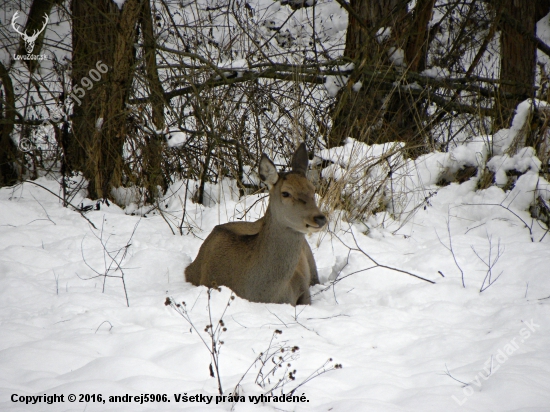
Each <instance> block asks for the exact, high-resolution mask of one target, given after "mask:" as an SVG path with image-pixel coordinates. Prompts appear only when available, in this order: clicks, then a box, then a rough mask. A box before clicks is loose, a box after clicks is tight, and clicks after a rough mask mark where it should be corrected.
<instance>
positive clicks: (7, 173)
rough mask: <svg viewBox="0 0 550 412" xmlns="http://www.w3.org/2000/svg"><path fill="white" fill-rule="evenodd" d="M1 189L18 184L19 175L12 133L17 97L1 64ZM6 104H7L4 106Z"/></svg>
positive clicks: (0, 63) (17, 153) (16, 152)
mask: <svg viewBox="0 0 550 412" xmlns="http://www.w3.org/2000/svg"><path fill="white" fill-rule="evenodd" d="M0 80H1V81H2V89H0V119H1V120H2V124H1V125H0V187H3V186H11V185H14V184H15V183H17V180H18V177H19V173H18V170H17V164H16V160H17V158H18V157H19V152H18V150H17V147H16V145H15V143H14V142H13V140H12V139H11V136H10V135H11V132H12V131H13V125H14V122H15V95H14V93H13V83H12V81H11V78H10V75H9V73H8V71H7V69H6V67H5V66H4V65H3V64H2V62H0ZM4 102H5V104H4Z"/></svg>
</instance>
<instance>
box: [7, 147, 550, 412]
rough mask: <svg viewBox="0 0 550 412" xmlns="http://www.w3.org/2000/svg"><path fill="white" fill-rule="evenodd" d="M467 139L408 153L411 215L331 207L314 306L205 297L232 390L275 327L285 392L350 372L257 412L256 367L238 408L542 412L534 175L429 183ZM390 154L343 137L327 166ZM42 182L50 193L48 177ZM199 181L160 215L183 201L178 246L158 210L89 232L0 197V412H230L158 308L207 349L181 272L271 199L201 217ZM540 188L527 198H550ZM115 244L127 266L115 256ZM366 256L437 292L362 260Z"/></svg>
mask: <svg viewBox="0 0 550 412" xmlns="http://www.w3.org/2000/svg"><path fill="white" fill-rule="evenodd" d="M475 145H476V144H475V143H472V144H468V145H466V146H457V148H455V149H454V150H453V151H452V152H451V153H450V154H448V153H445V154H443V153H441V154H437V153H436V154H433V155H432V156H431V157H429V156H426V157H425V158H423V159H422V158H421V159H418V160H417V162H416V164H417V165H418V170H417V172H416V176H417V178H418V179H420V176H421V177H422V179H424V185H425V190H426V191H433V192H435V194H434V195H432V196H431V197H430V198H429V200H428V201H427V203H425V204H426V207H424V208H416V212H415V213H414V214H412V215H409V217H408V218H406V219H403V220H394V219H393V218H391V217H390V216H389V215H388V214H387V213H383V212H381V213H378V214H376V215H373V216H371V217H370V218H369V219H368V221H366V222H363V223H359V222H358V223H354V224H350V223H346V222H345V221H344V220H342V219H341V214H338V212H334V213H333V214H332V215H331V220H330V232H322V233H320V234H317V235H313V236H311V237H309V238H308V241H309V242H310V245H311V246H312V249H313V252H314V255H315V259H316V261H317V266H318V269H319V275H320V280H321V282H322V284H321V285H317V286H315V287H313V288H312V293H313V304H312V305H311V306H306V307H298V308H294V307H291V306H289V305H276V304H259V303H251V302H248V301H245V300H243V299H240V298H238V297H237V298H236V299H235V300H234V301H231V306H230V307H228V308H226V304H227V302H228V301H229V297H230V292H229V290H228V289H227V288H222V291H221V292H213V293H212V298H211V301H210V306H211V310H212V316H213V319H214V320H213V322H217V320H218V317H219V314H220V313H222V311H223V310H224V309H225V308H226V309H227V312H226V314H225V315H224V317H223V320H224V323H225V326H226V327H227V332H224V334H223V341H224V344H223V346H222V348H221V351H220V357H219V359H220V371H221V380H222V385H223V389H224V391H225V395H229V394H230V393H231V392H232V390H233V388H234V387H235V385H236V384H237V382H238V381H239V380H240V379H241V377H242V376H243V375H244V374H245V371H246V370H247V369H248V368H249V367H250V366H251V365H252V363H253V361H254V359H255V358H256V356H257V355H258V353H259V352H261V351H265V350H266V349H267V347H268V345H269V341H270V339H271V337H272V336H273V331H274V330H275V329H280V330H281V331H282V332H283V333H282V334H281V335H278V336H277V337H276V339H275V342H276V344H277V345H279V344H283V345H284V344H286V345H290V346H294V345H297V346H299V348H300V350H299V357H298V358H297V359H294V360H292V361H291V363H292V368H293V369H296V371H297V372H296V381H292V382H290V383H287V384H286V386H285V387H284V390H285V393H289V392H290V390H291V389H293V388H294V387H295V386H296V385H298V384H299V383H300V382H302V381H303V380H304V379H305V378H306V377H307V376H309V375H310V374H311V373H314V371H316V370H317V368H318V367H320V366H321V365H323V364H324V363H325V362H326V361H327V359H328V358H332V359H333V360H332V361H331V362H330V365H332V364H335V363H339V364H342V365H343V368H342V369H335V370H331V371H329V372H327V373H325V374H322V375H321V376H319V377H316V378H315V379H313V380H311V381H309V382H308V383H306V384H305V385H304V386H302V387H300V388H299V389H298V390H297V392H296V394H297V395H299V396H301V395H302V394H304V396H305V397H306V398H307V402H296V403H278V402H273V401H271V402H264V403H261V402H260V403H257V404H254V402H253V401H249V398H248V396H259V395H261V394H262V393H265V389H262V388H260V387H259V386H257V385H255V384H254V377H255V375H256V374H257V373H258V365H255V366H253V367H252V369H251V371H250V372H249V373H248V374H246V375H245V377H244V379H243V381H242V382H241V385H240V393H239V394H240V395H242V396H245V402H237V403H235V405H234V410H235V411H248V410H257V409H258V408H262V409H263V410H276V409H275V408H279V410H319V411H320V410H334V411H345V410H383V411H442V410H446V411H453V410H466V411H486V410H498V411H525V410H540V411H542V410H547V408H548V405H550V391H549V389H550V375H548V372H547V371H548V369H549V368H550V353H549V352H548V350H547V348H548V347H549V345H550V316H549V315H550V306H549V303H550V299H547V298H548V297H549V296H550V278H549V277H548V267H549V263H550V248H549V247H548V246H549V242H550V237H549V236H545V227H544V225H542V224H540V223H537V222H536V221H533V220H532V219H531V218H530V216H529V212H528V211H527V208H528V206H529V202H531V201H532V198H533V192H532V190H533V187H534V185H536V184H537V183H536V182H539V184H542V183H541V182H542V181H541V178H540V177H539V176H537V173H536V170H535V169H532V170H531V169H529V170H527V172H526V173H525V174H524V175H522V176H520V178H519V179H518V181H517V182H516V185H515V187H514V189H513V190H512V191H511V192H504V191H503V190H502V189H500V188H498V187H490V188H488V189H486V190H482V191H476V190H475V178H474V179H472V180H470V181H467V182H465V183H463V184H461V185H458V184H455V183H453V184H450V185H448V186H446V187H436V186H434V185H433V181H434V178H429V177H428V176H429V175H437V174H438V173H440V167H441V162H451V161H455V162H458V163H461V164H462V163H468V164H469V163H473V162H474V161H476V159H478V158H479V155H477V157H476V153H478V152H479V151H481V148H482V147H483V145H482V143H479V142H478V143H477V149H476V147H475ZM388 150H389V146H386V147H384V145H376V146H373V147H368V146H365V145H360V144H358V143H357V142H354V141H353V140H351V139H350V140H348V141H347V142H346V145H345V146H343V147H342V148H335V149H330V150H327V151H324V152H322V153H320V155H321V157H323V158H332V159H333V160H334V161H336V162H337V163H335V164H336V165H338V167H340V168H341V169H342V170H343V171H347V170H348V168H350V166H351V168H352V169H353V165H354V164H359V163H358V162H359V160H357V159H359V158H361V159H365V157H368V156H375V155H377V156H380V155H381V154H384V153H386V154H387V151H388ZM352 153H355V156H352ZM357 154H359V155H360V156H357ZM337 155H339V156H337ZM394 156H395V155H394ZM444 156H447V157H444ZM452 159H454V160H452ZM529 159H531V161H533V160H534V159H535V158H534V157H529ZM518 161H519V160H518ZM421 165H423V166H421ZM403 167H405V166H403ZM422 167H423V168H424V169H422ZM422 170H424V172H423V171H422ZM415 179H416V178H415ZM415 181H418V180H415ZM36 183H37V184H39V185H41V186H44V187H45V188H48V189H49V190H51V191H52V192H53V193H58V191H59V186H58V184H57V183H56V182H55V181H53V180H48V179H47V178H40V179H38V180H37V181H36ZM195 184H196V182H189V183H188V184H187V186H188V187H187V190H186V186H185V184H183V182H180V183H179V184H177V185H176V184H175V185H173V186H172V187H171V188H170V190H169V193H168V194H167V196H166V200H165V201H164V202H161V203H160V204H161V205H162V207H163V210H164V211H165V212H166V216H165V217H168V219H171V218H172V217H174V216H182V208H183V205H184V204H185V207H186V213H187V220H186V225H187V224H188V223H191V226H192V227H193V230H192V232H189V230H187V229H186V228H185V227H184V234H185V235H184V236H180V235H173V234H172V232H171V230H170V229H169V227H168V225H167V223H166V221H165V220H164V219H163V218H162V217H161V216H159V215H158V214H156V213H155V212H154V211H149V212H148V213H147V217H139V216H132V215H131V213H130V212H131V210H134V211H135V209H127V210H126V211H124V210H122V209H120V208H119V207H118V206H116V205H114V204H110V206H107V205H105V204H101V205H100V209H99V210H95V209H94V210H92V211H89V212H87V213H86V215H85V216H86V217H87V218H88V219H90V221H91V222H93V223H94V225H95V226H96V227H97V229H93V228H92V226H91V225H90V224H89V223H88V222H87V221H86V220H85V219H84V218H83V217H82V216H81V215H80V214H79V213H77V212H75V211H72V210H70V208H63V207H62V206H61V205H60V203H59V199H58V198H57V197H55V196H54V195H52V194H51V193H50V192H48V191H46V190H44V189H43V188H41V187H38V186H36V185H34V184H31V183H24V184H22V185H19V186H17V187H15V188H4V189H1V190H0V251H1V252H0V256H1V257H0V302H1V303H0V304H1V310H0V328H1V333H0V409H1V410H5V411H23V410H24V411H28V410H41V411H50V410H51V411H54V410H55V411H59V410H63V411H72V410H75V411H76V410H78V411H81V410H84V409H85V410H86V411H109V410H121V409H122V410H125V411H133V410H136V411H137V410H139V411H143V410H167V411H169V410H182V409H183V410H209V411H210V410H212V411H216V410H220V411H224V410H225V411H227V410H230V409H231V406H232V403H230V402H227V401H226V402H225V403H224V402H219V403H218V404H216V401H215V397H216V395H217V385H216V380H215V379H213V378H211V377H210V375H209V370H208V365H209V364H210V362H211V360H210V356H209V354H208V352H207V350H206V349H205V347H204V345H203V343H202V342H201V340H200V339H199V337H198V336H197V333H196V332H190V325H189V324H187V323H186V322H185V320H184V319H183V318H182V317H181V316H179V315H178V314H177V313H176V312H175V311H174V310H172V309H170V308H169V307H166V306H165V305H164V301H165V298H166V297H167V296H170V297H172V298H173V299H174V300H175V301H176V302H181V301H185V302H186V303H187V307H188V308H189V314H190V317H191V319H192V321H193V322H194V324H195V326H196V327H197V329H198V330H199V331H201V332H200V333H202V334H203V337H205V338H207V336H206V334H205V333H204V332H202V330H203V329H204V327H205V326H206V325H207V324H209V323H210V320H209V312H208V299H207V293H206V289H205V288H204V287H194V286H192V285H190V284H188V283H186V282H185V281H184V277H183V269H184V268H185V266H187V265H188V264H189V263H190V262H191V261H192V259H193V258H194V257H195V255H196V253H197V252H198V249H199V247H200V245H201V243H202V239H204V238H205V237H206V236H207V235H208V233H209V232H210V230H211V229H212V228H213V226H214V225H216V224H218V223H222V222H226V221H230V220H236V219H240V218H242V217H243V213H244V211H245V210H247V209H248V208H250V207H252V208H251V209H250V210H249V211H248V212H247V214H246V218H245V219H249V220H253V219H256V218H257V217H259V216H261V215H262V213H263V211H265V206H266V201H267V199H262V195H253V196H248V197H245V198H243V199H241V200H239V199H238V194H237V193H238V191H237V190H236V187H235V186H234V184H232V183H231V182H230V181H228V180H227V181H224V182H223V183H222V184H221V185H210V186H208V187H207V193H208V196H207V198H208V199H210V200H209V205H210V206H208V207H204V206H199V205H196V204H194V203H192V202H191V200H190V199H191V196H192V191H193V188H194V187H195ZM544 185H545V186H544ZM544 185H542V186H539V187H538V188H539V189H540V191H541V192H544V191H546V193H548V188H549V185H548V183H546V182H544ZM121 193H122V192H121ZM186 193H187V194H186ZM186 195H187V198H186ZM407 196H413V195H412V194H409V195H407ZM413 197H414V196H413ZM186 199H187V201H186V202H185V200H186ZM409 201H411V200H410V199H409ZM526 202H527V203H526ZM80 203H83V204H90V203H92V204H95V203H93V202H91V201H90V200H86V199H84V198H82V197H78V196H77V198H75V199H74V200H73V204H80ZM524 223H527V226H528V227H526V225H525V224H524ZM134 230H135V233H133V232H134ZM132 233H133V235H132ZM541 239H542V241H541ZM103 245H105V249H106V250H108V251H109V252H110V253H111V256H113V257H114V258H115V260H116V261H117V262H118V263H119V264H120V265H121V267H122V268H123V270H124V276H125V277H124V280H125V283H126V291H127V295H128V301H129V305H130V306H129V307H127V305H126V297H125V293H124V287H123V284H122V280H121V279H120V278H116V277H112V278H107V279H105V283H104V278H103V277H98V276H97V273H96V272H98V273H100V274H102V273H104V271H105V267H108V266H109V265H112V264H113V261H112V259H111V258H109V256H108V255H107V254H106V252H105V249H104V246H103ZM126 245H129V246H128V248H127V254H126V256H125V257H124V258H122V252H119V253H118V254H117V251H119V250H121V248H124V247H125V246H126ZM451 250H452V253H454V256H455V259H456V263H455V260H454V259H453V255H452V253H451ZM367 255H368V256H370V257H371V258H372V259H374V260H375V261H376V262H378V264H379V265H384V266H387V267H392V268H397V269H400V270H403V271H406V272H409V273H410V274H414V275H417V276H420V277H422V278H425V279H428V280H431V281H434V282H435V284H431V283H428V282H426V281H423V280H421V279H418V278H416V277H413V276H410V275H409V274H407V273H403V272H398V271H395V270H390V269H387V268H384V267H381V266H378V267H373V266H375V265H374V264H373V261H372V260H370V259H369V257H368V256H367ZM485 262H487V263H488V264H489V265H492V264H494V267H493V268H492V272H491V279H490V282H491V283H490V286H489V287H488V288H487V289H485V290H484V291H483V292H482V293H480V288H482V287H483V285H485V287H487V282H488V278H487V276H488V274H487V271H488V267H487V265H486V263H485ZM461 271H462V272H463V273H464V283H465V286H466V287H465V288H464V287H463V286H462V275H461ZM112 274H113V275H115V274H116V275H120V272H116V273H115V272H113V273H112ZM442 275H443V276H444V277H443V276H442ZM499 275H500V277H498V276H499ZM329 279H330V280H334V279H336V282H334V283H331V281H330V280H329ZM103 286H105V287H104V290H103ZM447 374H450V375H451V376H452V377H450V376H447ZM459 381H461V382H463V383H460V382H459ZM13 394H17V396H23V397H24V396H31V395H32V396H37V395H44V394H45V395H53V394H57V395H61V394H63V395H64V396H65V402H64V403H63V404H59V403H58V404H52V405H48V404H46V403H40V404H36V405H33V406H30V405H25V404H24V403H21V402H12V401H11V400H10V399H11V396H12V395H13ZM69 394H76V395H77V396H78V395H79V394H90V395H91V394H101V395H102V399H108V396H110V395H118V396H124V395H126V394H128V395H132V396H134V395H141V394H161V395H162V394H166V395H167V399H169V400H170V403H168V402H166V403H162V404H159V403H144V404H142V405H140V404H138V403H135V402H133V403H125V404H124V405H122V404H118V403H110V402H108V401H107V402H106V403H105V404H103V403H102V402H101V403H98V402H92V401H89V402H87V403H86V402H84V403H81V402H78V401H77V402H75V403H74V404H72V403H69V402H67V396H68V395H69ZM184 394H185V396H187V397H190V396H192V395H204V396H212V398H211V403H210V404H209V405H207V404H206V401H205V402H203V403H202V404H199V405H197V404H196V403H190V402H187V403H183V402H181V401H180V402H179V403H176V398H175V395H181V396H183V395H184ZM276 394H279V393H276ZM21 399H24V398H21ZM198 399H199V400H200V398H198Z"/></svg>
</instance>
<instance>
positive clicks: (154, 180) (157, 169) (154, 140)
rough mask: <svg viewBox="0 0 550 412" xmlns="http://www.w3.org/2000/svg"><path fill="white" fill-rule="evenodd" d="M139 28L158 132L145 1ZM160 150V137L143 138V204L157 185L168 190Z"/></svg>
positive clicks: (158, 97)
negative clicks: (144, 190)
mask: <svg viewBox="0 0 550 412" xmlns="http://www.w3.org/2000/svg"><path fill="white" fill-rule="evenodd" d="M141 28H142V33H143V45H144V52H145V72H146V77H147V84H148V86H149V95H150V96H151V105H152V109H153V124H154V126H155V128H156V129H157V130H162V129H163V128H164V107H165V101H164V90H163V87H162V84H161V82H160V79H159V76H158V70H157V60H156V47H155V45H156V42H155V35H154V30H153V17H152V12H151V5H150V4H149V0H145V1H144V2H143V8H142V12H141ZM162 148H163V136H162V134H160V133H151V134H150V135H149V136H146V142H145V147H144V152H143V163H144V164H143V170H144V171H145V178H146V182H145V189H146V191H147V195H146V201H147V202H152V201H153V200H154V199H155V198H156V197H157V188H158V187H159V186H160V187H161V189H162V190H163V191H165V190H166V189H167V188H168V182H167V179H166V178H165V177H164V174H163V169H162Z"/></svg>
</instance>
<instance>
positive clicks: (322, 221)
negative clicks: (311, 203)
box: [313, 215, 327, 227]
mask: <svg viewBox="0 0 550 412" xmlns="http://www.w3.org/2000/svg"><path fill="white" fill-rule="evenodd" d="M313 220H314V221H315V223H317V225H318V226H319V227H323V226H325V223H327V218H326V217H325V216H324V215H317V216H315V217H314V218H313Z"/></svg>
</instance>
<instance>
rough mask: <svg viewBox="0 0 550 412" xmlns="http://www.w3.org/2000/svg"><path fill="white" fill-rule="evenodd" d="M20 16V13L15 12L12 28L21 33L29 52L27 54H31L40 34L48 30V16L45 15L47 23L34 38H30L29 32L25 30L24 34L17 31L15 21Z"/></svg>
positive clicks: (35, 33)
mask: <svg viewBox="0 0 550 412" xmlns="http://www.w3.org/2000/svg"><path fill="white" fill-rule="evenodd" d="M18 14H19V12H18V11H16V12H15V14H14V15H13V17H12V18H11V26H12V27H13V29H14V30H15V31H16V32H17V33H19V34H20V35H21V37H22V38H23V40H24V41H25V50H27V53H28V54H31V53H32V51H33V50H34V42H35V41H36V39H37V38H38V36H39V35H40V33H42V32H43V31H44V30H45V29H46V25H47V24H48V21H49V19H48V15H47V14H44V18H45V19H46V21H45V22H44V25H43V26H42V29H40V30H35V31H34V33H33V35H32V36H29V35H28V34H27V31H26V30H25V31H24V32H21V31H19V30H18V29H17V26H16V25H15V20H16V19H17V15H18Z"/></svg>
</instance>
